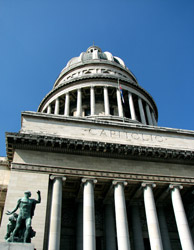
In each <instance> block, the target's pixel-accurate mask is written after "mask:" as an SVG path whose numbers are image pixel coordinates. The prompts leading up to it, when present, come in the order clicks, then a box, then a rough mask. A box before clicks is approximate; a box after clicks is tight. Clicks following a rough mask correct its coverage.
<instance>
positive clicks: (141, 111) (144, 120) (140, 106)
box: [138, 97, 146, 124]
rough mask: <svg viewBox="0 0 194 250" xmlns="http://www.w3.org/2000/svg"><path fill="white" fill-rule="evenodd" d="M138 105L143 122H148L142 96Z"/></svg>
mask: <svg viewBox="0 0 194 250" xmlns="http://www.w3.org/2000/svg"><path fill="white" fill-rule="evenodd" d="M138 106H139V113H140V118H141V122H142V123H143V124H146V119H145V114H144V109H143V104H142V100H141V98H140V97H138Z"/></svg>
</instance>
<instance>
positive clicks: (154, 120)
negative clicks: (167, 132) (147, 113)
mask: <svg viewBox="0 0 194 250" xmlns="http://www.w3.org/2000/svg"><path fill="white" fill-rule="evenodd" d="M152 121H153V125H154V126H157V121H156V118H155V115H154V113H153V112H152Z"/></svg>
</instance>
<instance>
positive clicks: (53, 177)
mask: <svg viewBox="0 0 194 250" xmlns="http://www.w3.org/2000/svg"><path fill="white" fill-rule="evenodd" d="M56 178H61V179H62V181H66V179H67V178H66V177H65V176H63V175H57V174H52V175H50V180H54V179H56Z"/></svg>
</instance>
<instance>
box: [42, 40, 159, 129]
mask: <svg viewBox="0 0 194 250" xmlns="http://www.w3.org/2000/svg"><path fill="white" fill-rule="evenodd" d="M38 112H42V113H46V114H48V115H61V116H66V117H69V116H71V117H74V118H75V119H77V118H80V117H81V118H82V119H93V120H102V121H105V120H106V121H108V122H113V121H114V122H126V123H138V124H144V125H151V126H156V125H157V119H158V111H157V107H156V104H155V102H154V100H153V98H152V97H151V96H150V95H149V93H147V92H146V91H145V90H144V89H143V88H142V87H141V86H140V85H139V84H138V82H137V80H136V78H135V76H134V75H133V74H132V72H131V71H130V70H129V69H128V68H127V67H126V66H125V63H124V62H123V60H122V59H121V58H119V57H116V56H113V55H112V54H111V53H110V52H107V51H106V52H103V51H102V50H101V49H100V48H99V47H98V46H95V45H93V46H90V47H89V48H88V49H87V50H86V52H82V53H81V54H80V56H78V57H73V58H72V59H71V60H69V62H68V63H67V65H66V66H65V68H64V69H63V70H62V71H61V73H60V75H59V77H58V78H57V80H56V81H55V83H54V87H53V89H52V90H51V91H50V92H49V93H48V94H47V95H46V97H45V98H44V99H43V100H42V102H41V104H40V106H39V108H38Z"/></svg>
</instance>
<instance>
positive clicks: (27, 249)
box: [0, 242, 34, 250]
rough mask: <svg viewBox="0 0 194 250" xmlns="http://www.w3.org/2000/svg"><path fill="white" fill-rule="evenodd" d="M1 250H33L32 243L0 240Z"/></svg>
mask: <svg viewBox="0 0 194 250" xmlns="http://www.w3.org/2000/svg"><path fill="white" fill-rule="evenodd" d="M0 249H1V250H34V245H33V244H31V243H14V242H13V243H12V242H11V243H10V242H0Z"/></svg>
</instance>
